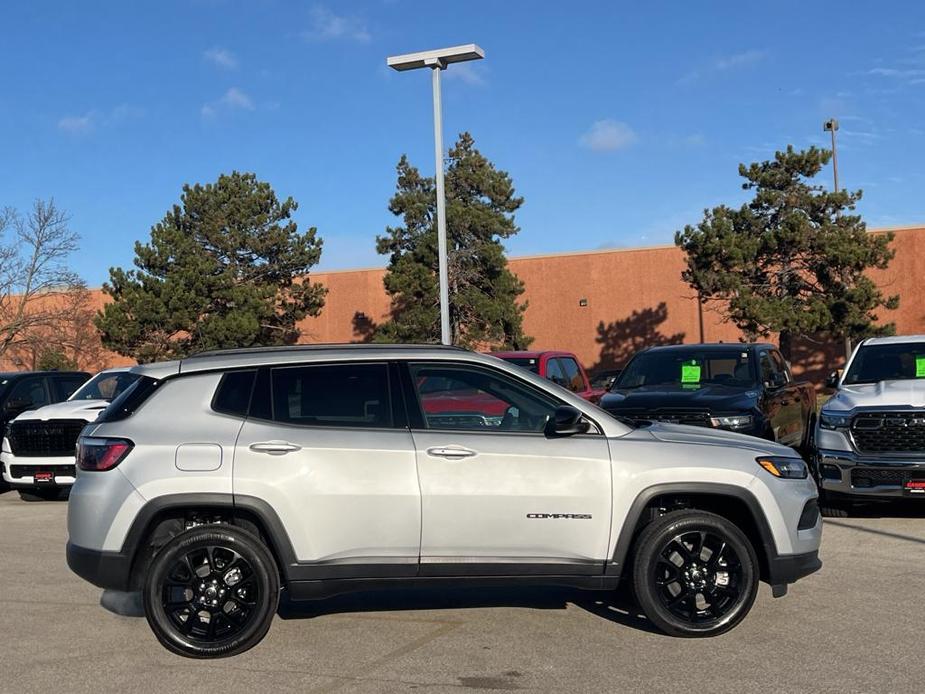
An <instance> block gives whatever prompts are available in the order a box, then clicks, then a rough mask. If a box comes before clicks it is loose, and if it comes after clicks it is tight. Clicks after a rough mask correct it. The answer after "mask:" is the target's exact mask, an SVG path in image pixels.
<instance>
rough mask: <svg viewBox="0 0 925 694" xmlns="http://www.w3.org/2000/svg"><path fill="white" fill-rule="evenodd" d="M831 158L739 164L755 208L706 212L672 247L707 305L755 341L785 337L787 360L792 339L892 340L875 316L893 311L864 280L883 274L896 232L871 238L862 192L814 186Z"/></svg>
mask: <svg viewBox="0 0 925 694" xmlns="http://www.w3.org/2000/svg"><path fill="white" fill-rule="evenodd" d="M830 158H831V152H830V151H828V150H823V149H817V148H815V147H810V148H809V149H808V150H804V151H801V152H796V151H794V149H793V147H792V146H788V147H787V150H786V151H785V152H777V153H776V155H775V157H774V160H773V161H764V162H760V163H753V164H751V165H750V166H745V165H744V164H740V165H739V175H740V176H742V177H744V178H745V180H746V182H745V183H743V184H742V188H743V189H745V190H750V191H754V198H753V199H752V201H751V202H749V203H747V204H744V205H742V207H740V208H739V209H732V208H730V207H727V206H725V205H721V206H719V207H715V208H713V209H712V210H706V211H705V213H704V218H703V220H702V221H701V222H700V223H699V224H698V225H697V226H696V227H692V226H686V227H685V228H684V230H683V231H680V232H678V233H677V234H676V235H675V243H676V244H677V245H678V246H680V247H681V248H682V249H683V250H684V252H685V253H686V254H687V269H686V270H685V271H684V273H683V275H682V276H683V278H684V280H685V281H687V282H688V283H689V284H690V285H691V286H692V287H693V288H694V289H696V290H697V292H698V294H699V295H700V296H701V297H702V298H703V300H704V301H711V300H716V301H720V302H722V306H723V310H724V311H725V312H726V313H727V315H728V317H729V320H731V321H732V322H733V323H735V324H736V325H737V326H738V327H739V328H740V329H741V330H742V331H743V332H745V333H746V334H747V335H749V336H750V337H756V336H759V335H763V336H767V335H768V334H769V333H772V332H777V333H780V346H781V351H782V352H783V353H784V356H786V357H787V358H789V356H790V355H789V353H790V349H791V344H792V340H793V338H794V337H796V336H807V335H814V334H818V333H826V334H829V335H831V336H837V337H847V338H858V337H864V336H868V335H877V334H888V333H891V332H892V331H893V325H892V324H887V325H880V324H879V323H878V316H877V314H876V310H877V309H880V308H887V309H894V308H896V307H897V306H898V305H899V297H896V296H891V297H884V295H883V294H882V292H881V291H880V290H879V289H878V288H877V286H876V284H874V282H873V280H871V279H870V277H868V276H867V275H866V274H865V271H866V270H868V269H870V268H879V269H883V268H886V267H887V266H888V264H889V262H890V260H892V258H893V255H894V251H893V250H891V249H890V241H892V239H893V236H892V234H877V235H873V234H868V233H867V230H866V226H865V224H864V222H863V221H862V219H861V217H860V215H857V214H852V212H853V211H854V209H855V206H856V205H857V203H858V201H859V200H860V199H861V191H856V192H853V193H852V192H848V191H844V190H843V191H835V192H833V191H829V190H826V189H825V188H824V187H823V186H820V185H813V184H812V183H811V182H810V179H812V178H813V177H814V176H815V175H816V174H818V173H819V171H820V170H821V169H822V167H823V166H825V165H826V164H827V163H828V162H829V159H830Z"/></svg>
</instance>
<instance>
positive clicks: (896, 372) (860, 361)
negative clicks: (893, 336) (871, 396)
mask: <svg viewBox="0 0 925 694" xmlns="http://www.w3.org/2000/svg"><path fill="white" fill-rule="evenodd" d="M915 378H925V343H923V342H906V343H898V344H884V345H864V346H862V347H861V348H859V349H858V353H857V355H856V356H855V357H854V360H853V361H852V362H851V368H849V369H848V373H847V374H845V379H844V383H878V382H879V381H899V380H906V379H909V380H911V379H915Z"/></svg>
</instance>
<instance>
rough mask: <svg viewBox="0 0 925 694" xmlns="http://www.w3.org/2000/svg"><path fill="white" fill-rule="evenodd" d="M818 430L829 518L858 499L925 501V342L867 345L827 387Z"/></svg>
mask: <svg viewBox="0 0 925 694" xmlns="http://www.w3.org/2000/svg"><path fill="white" fill-rule="evenodd" d="M826 385H828V386H830V387H833V388H835V389H836V391H835V395H833V396H832V398H831V399H830V400H829V401H828V402H826V403H825V405H823V407H822V410H821V412H820V413H819V418H818V422H817V425H816V431H815V450H816V455H815V461H814V466H813V467H814V474H815V477H816V481H817V483H818V484H819V488H820V491H821V492H822V496H823V499H822V504H821V505H822V510H823V513H824V514H826V515H830V516H845V515H847V514H848V512H849V511H850V508H851V505H852V503H853V502H854V501H857V500H858V499H862V498H863V499H879V498H897V497H909V498H919V499H922V500H923V501H925V335H906V336H900V337H877V338H870V339H867V340H864V341H863V342H861V343H860V344H859V345H858V346H857V349H855V351H854V354H852V356H851V359H850V361H849V362H848V365H847V367H846V368H845V371H844V373H842V374H840V375H839V374H838V373H833V374H832V375H831V376H829V380H828V381H827V384H826Z"/></svg>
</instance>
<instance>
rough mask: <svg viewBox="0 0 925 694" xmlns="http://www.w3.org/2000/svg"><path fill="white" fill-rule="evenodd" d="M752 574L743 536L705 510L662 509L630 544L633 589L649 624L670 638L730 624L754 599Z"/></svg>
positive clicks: (711, 632)
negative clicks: (631, 547) (665, 510)
mask: <svg viewBox="0 0 925 694" xmlns="http://www.w3.org/2000/svg"><path fill="white" fill-rule="evenodd" d="M698 547H699V551H698ZM707 552H709V554H707ZM705 555H706V556H705ZM758 574H759V567H758V557H757V555H756V554H755V550H754V548H753V547H752V544H751V542H749V540H748V538H747V537H746V536H745V534H744V533H743V532H742V531H741V530H739V528H738V527H736V525H735V524H734V523H732V522H731V521H729V520H727V519H725V518H723V517H722V516H717V515H716V514H713V513H707V512H706V511H697V510H689V511H687V510H685V511H672V512H671V513H667V514H665V515H664V516H662V517H661V518H659V519H657V520H655V521H653V522H652V523H650V524H649V525H648V526H646V528H645V529H644V530H643V531H642V534H641V535H640V536H639V539H638V540H637V542H636V552H635V557H634V563H633V590H634V593H635V595H636V598H637V600H639V605H640V607H642V610H643V612H644V613H645V614H646V616H647V617H648V618H649V619H650V620H651V621H652V623H653V624H655V626H657V627H658V628H659V629H661V630H662V631H664V632H665V633H666V634H669V635H671V636H681V637H703V636H717V635H719V634H722V633H724V632H726V631H729V630H730V629H732V628H733V627H735V626H736V625H737V624H738V623H739V622H741V621H742V620H743V619H744V618H745V615H747V614H748V612H749V610H751V608H752V605H753V604H754V602H755V597H756V596H757V594H758Z"/></svg>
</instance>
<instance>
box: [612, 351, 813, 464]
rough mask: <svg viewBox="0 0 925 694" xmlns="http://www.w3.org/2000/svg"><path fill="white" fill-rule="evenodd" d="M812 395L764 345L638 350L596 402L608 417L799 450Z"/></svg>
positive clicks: (803, 443) (808, 425) (804, 440)
mask: <svg viewBox="0 0 925 694" xmlns="http://www.w3.org/2000/svg"><path fill="white" fill-rule="evenodd" d="M815 403H816V394H815V390H814V389H813V386H812V384H811V383H809V382H808V381H802V382H797V381H794V380H793V376H792V375H791V373H790V366H789V365H788V364H787V362H786V361H785V360H784V358H783V357H782V356H781V354H780V352H779V351H778V350H777V348H776V347H774V346H773V345H769V344H744V343H719V344H697V345H668V346H664V347H650V348H648V349H645V350H643V351H641V352H638V353H637V354H636V355H635V356H634V357H633V358H632V359H631V360H630V362H629V363H628V364H627V365H626V368H625V369H624V370H623V373H621V374H620V377H619V378H618V379H617V381H616V382H615V383H614V384H613V385H612V386H611V388H610V392H608V393H607V394H606V395H605V396H604V397H603V399H602V400H601V407H603V408H604V409H605V410H607V411H608V412H610V413H611V414H613V415H615V416H619V417H627V418H630V419H636V420H640V419H643V420H645V419H647V420H657V421H662V422H672V423H676V424H688V425H693V426H701V427H714V428H717V429H728V430H730V431H736V432H739V433H742V434H751V435H752V436H759V437H761V438H765V439H769V440H772V441H777V442H778V443H782V444H785V445H787V446H793V447H794V448H805V447H806V445H807V444H808V442H809V441H810V439H811V434H810V432H812V427H813V425H814V423H815V422H814V418H815Z"/></svg>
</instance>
